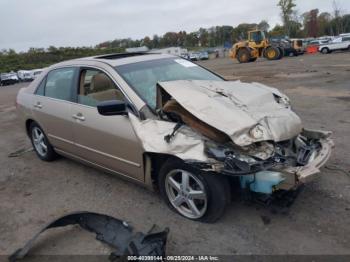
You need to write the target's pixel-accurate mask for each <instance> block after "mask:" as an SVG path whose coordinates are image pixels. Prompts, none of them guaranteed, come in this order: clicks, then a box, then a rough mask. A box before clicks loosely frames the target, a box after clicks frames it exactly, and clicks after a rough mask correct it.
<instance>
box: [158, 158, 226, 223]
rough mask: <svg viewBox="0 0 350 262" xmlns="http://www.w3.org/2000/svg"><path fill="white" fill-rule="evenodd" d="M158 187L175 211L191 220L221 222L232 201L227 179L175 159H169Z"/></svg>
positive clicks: (161, 173) (164, 166)
mask: <svg viewBox="0 0 350 262" xmlns="http://www.w3.org/2000/svg"><path fill="white" fill-rule="evenodd" d="M186 177H188V179H187V178H186ZM187 181H188V182H187ZM186 185H187V186H186ZM158 186H159V190H160V193H161V196H162V197H163V199H164V201H165V202H166V203H167V204H168V206H169V207H170V208H171V209H172V210H174V211H176V212H177V213H179V214H180V215H182V216H184V217H186V218H188V219H191V220H196V221H201V222H206V223H213V222H215V221H217V220H218V219H219V218H220V217H221V216H222V215H223V213H224V211H225V209H226V207H227V205H228V204H229V203H230V200H231V192H230V184H229V181H228V179H227V178H226V177H223V176H222V175H218V174H209V173H205V172H202V171H200V170H197V169H195V168H193V167H191V166H190V165H187V164H185V163H184V162H182V161H180V160H175V159H169V160H168V161H167V162H166V163H165V164H164V165H163V166H162V168H161V170H160V172H159V175H158ZM185 188H187V189H185ZM191 192H192V193H191ZM194 193H195V194H194ZM193 204H194V205H195V208H193Z"/></svg>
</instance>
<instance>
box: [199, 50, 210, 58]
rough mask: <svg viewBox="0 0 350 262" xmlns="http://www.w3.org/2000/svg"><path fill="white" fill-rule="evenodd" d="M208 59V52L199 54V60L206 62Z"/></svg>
mask: <svg viewBox="0 0 350 262" xmlns="http://www.w3.org/2000/svg"><path fill="white" fill-rule="evenodd" d="M208 59H209V54H208V52H205V51H204V52H200V53H199V60H208Z"/></svg>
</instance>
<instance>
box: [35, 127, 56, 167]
mask: <svg viewBox="0 0 350 262" xmlns="http://www.w3.org/2000/svg"><path fill="white" fill-rule="evenodd" d="M29 134H30V140H31V142H32V145H33V148H34V151H35V153H36V154H37V156H38V157H39V158H40V159H41V160H44V161H48V162H50V161H53V160H55V159H56V158H57V154H56V152H55V150H54V149H53V147H52V145H51V144H50V142H49V140H48V139H47V137H46V135H45V133H44V131H43V130H42V128H41V127H40V126H39V125H38V124H37V123H35V122H32V123H31V124H30V127H29Z"/></svg>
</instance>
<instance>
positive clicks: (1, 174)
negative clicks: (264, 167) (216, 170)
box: [0, 52, 350, 255]
mask: <svg viewBox="0 0 350 262" xmlns="http://www.w3.org/2000/svg"><path fill="white" fill-rule="evenodd" d="M201 64H202V65H203V66H205V67H207V68H209V69H211V70H213V71H215V72H217V73H218V74H221V75H222V76H224V77H225V78H227V79H229V80H238V79H240V80H241V81H245V82H254V81H255V82H261V83H264V84H268V85H271V86H273V87H276V88H278V89H280V90H281V91H283V92H285V93H286V94H287V95H289V97H290V98H291V100H292V105H293V108H294V110H295V111H296V112H297V113H298V114H299V115H300V116H301V118H302V119H303V121H304V125H305V127H308V128H317V129H325V130H331V131H333V132H334V134H333V137H334V141H335V145H336V149H335V150H334V153H333V155H332V157H331V159H330V161H329V162H328V163H327V166H326V168H323V169H322V173H321V174H320V175H319V177H318V178H317V179H316V180H315V181H313V182H311V183H310V184H307V185H306V186H305V188H304V190H303V191H302V192H301V193H300V195H299V196H298V198H297V199H296V201H295V203H294V205H293V206H292V207H291V208H290V210H289V212H288V213H287V214H273V213H271V212H270V211H269V210H268V209H266V208H264V207H262V206H259V205H256V204H254V205H248V204H247V203H244V202H243V201H242V200H240V199H236V200H233V202H232V204H231V205H230V207H229V208H228V210H227V212H226V213H225V215H224V217H223V218H222V219H221V220H219V221H218V222H217V223H215V224H203V223H198V222H192V221H189V220H187V219H185V218H183V217H181V216H179V215H177V214H175V213H173V212H172V211H170V210H169V209H168V208H167V207H166V205H165V204H164V203H163V202H162V200H161V199H160V197H159V195H157V194H156V193H153V192H149V191H147V190H146V189H144V188H142V187H140V186H137V185H134V184H132V183H129V182H126V181H124V180H122V179H120V178H118V177H115V176H113V175H108V174H105V173H102V172H100V171H98V170H95V169H92V168H89V167H86V166H83V165H81V164H79V163H76V162H74V161H72V160H69V159H66V158H62V159H59V160H58V161H55V162H52V163H46V162H43V161H41V160H39V159H38V158H37V157H36V155H35V154H34V152H28V153H25V154H23V155H21V156H19V157H13V158H9V157H8V154H9V153H11V152H14V151H16V150H18V149H22V148H28V147H30V144H29V140H28V139H27V137H26V135H25V132H24V130H23V128H22V124H21V123H20V122H19V121H18V119H17V116H16V111H15V106H14V101H15V96H16V93H17V91H18V90H19V88H20V87H23V86H25V84H18V85H14V86H8V87H1V88H0V134H1V137H0V149H1V150H0V254H2V255H6V254H10V253H11V252H13V251H14V250H16V249H17V248H19V247H20V246H22V245H23V244H24V243H25V242H26V240H28V239H29V238H30V237H32V236H33V234H34V233H35V232H37V231H38V230H39V229H40V227H42V226H43V225H44V224H45V223H47V222H48V221H51V220H52V219H54V218H56V217H58V216H61V215H64V214H66V213H67V212H73V211H79V210H80V211H81V210H86V211H95V212H101V213H106V214H109V215H112V216H114V217H117V218H120V219H123V220H126V221H128V222H129V223H130V224H131V225H132V226H133V227H134V228H135V229H136V230H137V231H147V230H148V229H149V228H150V227H151V226H152V225H153V224H157V225H158V226H159V227H161V228H164V227H169V228H170V235H169V238H168V240H169V242H168V247H167V253H168V254H177V255H179V254H213V255H223V254H309V255H310V254H312V255H318V254H350V227H349V222H350V219H349V217H350V174H349V170H350V161H349V159H350V53H349V52H348V53H342V54H341V53H338V54H331V55H312V56H311V55H308V56H307V55H304V56H300V57H294V58H285V59H282V60H281V61H265V60H259V61H257V62H255V63H250V64H238V63H236V62H235V61H232V60H229V59H227V58H224V59H216V60H209V61H205V62H201ZM108 252H109V249H108V248H107V247H106V246H104V245H103V244H100V243H99V242H97V241H95V240H94V236H93V235H92V234H90V233H86V232H84V231H82V230H80V229H78V228H67V229H59V230H54V231H53V232H51V233H47V234H45V235H44V236H42V237H41V238H40V241H38V242H37V244H36V246H35V249H34V250H33V253H35V254H108Z"/></svg>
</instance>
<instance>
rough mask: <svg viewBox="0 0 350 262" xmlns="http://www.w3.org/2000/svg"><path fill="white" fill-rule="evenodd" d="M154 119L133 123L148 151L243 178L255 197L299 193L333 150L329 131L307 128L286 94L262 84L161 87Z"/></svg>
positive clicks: (175, 84)
mask: <svg viewBox="0 0 350 262" xmlns="http://www.w3.org/2000/svg"><path fill="white" fill-rule="evenodd" d="M157 115H158V118H159V120H146V121H142V122H138V121H137V120H136V119H131V120H132V123H134V126H135V131H136V133H137V134H138V135H139V136H140V137H141V141H145V143H144V147H145V150H147V151H151V152H162V153H167V154H173V155H175V156H177V157H179V158H181V159H183V160H184V161H185V162H186V163H189V164H191V165H193V166H195V167H197V168H198V169H201V170H203V171H207V172H215V173H220V174H224V175H228V176H235V177H238V178H239V180H240V184H241V188H243V189H245V188H248V189H249V190H251V191H253V192H257V193H263V194H272V193H273V192H274V191H276V190H278V189H283V190H290V189H295V188H296V187H298V186H299V185H300V184H301V183H302V182H305V181H307V180H308V179H309V178H310V177H311V176H312V175H313V174H315V173H318V172H319V169H318V168H319V167H320V166H322V165H323V164H324V163H325V162H326V161H327V160H328V157H329V156H330V152H331V148H332V147H333V142H332V140H330V139H329V136H330V134H331V133H330V132H323V131H312V130H306V129H304V128H303V127H302V123H301V120H300V118H299V117H298V116H297V115H296V114H295V113H294V112H293V111H292V110H291V107H290V103H289V99H288V98H287V97H286V96H285V95H283V94H282V93H280V92H279V91H278V90H276V89H274V88H270V87H267V86H264V85H261V84H257V83H253V84H246V83H241V82H239V81H237V82H215V81H171V82H161V83H159V85H158V89H157ZM151 130H152V132H153V133H152V135H150V133H149V132H151ZM147 133H148V135H147ZM147 141H149V143H147Z"/></svg>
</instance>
